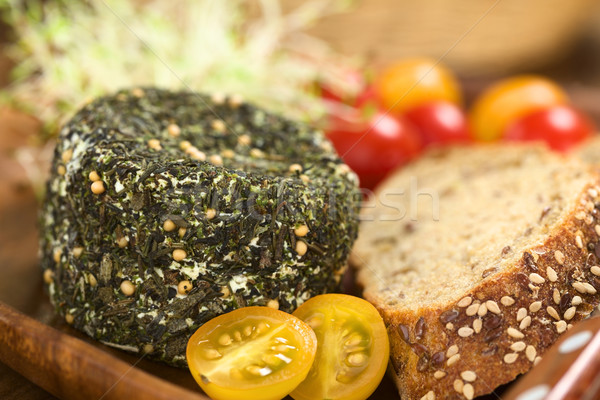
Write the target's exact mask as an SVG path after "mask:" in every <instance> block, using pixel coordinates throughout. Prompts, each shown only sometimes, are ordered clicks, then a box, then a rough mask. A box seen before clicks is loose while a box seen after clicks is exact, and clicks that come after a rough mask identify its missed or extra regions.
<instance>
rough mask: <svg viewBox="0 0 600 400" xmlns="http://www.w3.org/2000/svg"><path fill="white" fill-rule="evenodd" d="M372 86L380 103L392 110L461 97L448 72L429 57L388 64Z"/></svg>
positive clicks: (458, 87)
mask: <svg viewBox="0 0 600 400" xmlns="http://www.w3.org/2000/svg"><path fill="white" fill-rule="evenodd" d="M375 90H376V93H377V95H378V97H379V99H380V100H381V103H382V105H383V106H384V107H385V108H386V109H388V110H392V112H393V113H395V114H402V113H403V112H405V111H408V110H410V109H412V108H414V107H417V106H420V105H423V104H426V103H429V102H431V101H448V102H450V103H455V104H460V103H461V101H462V95H461V91H460V85H459V84H458V80H457V79H456V78H455V77H454V75H453V74H452V72H451V71H450V70H448V69H447V68H445V67H444V66H443V65H441V64H439V63H437V62H436V61H435V60H432V59H429V58H414V59H407V60H404V61H401V62H398V63H396V64H394V65H392V66H390V67H388V68H387V69H385V70H384V71H383V72H382V74H381V75H380V77H379V79H377V81H376V82H375Z"/></svg>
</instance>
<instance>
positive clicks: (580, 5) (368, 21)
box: [294, 0, 598, 75]
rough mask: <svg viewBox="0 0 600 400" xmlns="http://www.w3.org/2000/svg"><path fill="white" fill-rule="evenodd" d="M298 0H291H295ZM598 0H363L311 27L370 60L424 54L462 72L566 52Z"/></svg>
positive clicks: (496, 69)
mask: <svg viewBox="0 0 600 400" xmlns="http://www.w3.org/2000/svg"><path fill="white" fill-rule="evenodd" d="M294 1H295V0H294ZM597 3H598V2H597V1H595V0H568V1H567V0H527V1H522V0H500V1H496V0H362V1H357V2H356V6H355V7H354V8H353V9H352V10H351V11H350V12H347V13H345V14H339V15H333V16H330V17H326V18H325V19H324V20H322V21H320V22H319V23H318V25H316V26H315V27H314V30H313V31H312V33H314V34H316V35H317V36H319V37H321V38H324V39H326V40H327V41H329V42H331V43H332V44H333V45H334V47H335V48H337V49H338V50H340V51H342V52H343V53H345V54H350V55H352V54H358V55H365V54H366V55H367V56H368V57H370V59H371V61H374V62H375V63H381V64H383V63H389V62H391V61H394V60H397V59H399V58H402V57H407V56H415V55H424V56H431V57H435V58H439V57H441V56H444V61H445V62H446V63H447V64H449V65H450V66H451V67H452V68H454V69H456V70H457V71H459V72H460V73H462V74H466V75H473V74H476V75H485V74H497V73H504V72H513V71H515V70H519V69H527V68H533V67H538V66H541V65H544V64H546V63H548V62H550V61H552V60H554V59H556V57H558V56H560V55H561V54H564V51H565V50H566V49H568V47H569V46H570V45H571V44H572V43H573V40H574V39H576V38H577V37H578V34H580V33H581V30H582V28H583V27H585V26H586V21H587V20H588V17H589V16H590V15H591V14H592V13H593V10H594V9H596V7H595V6H596V5H597Z"/></svg>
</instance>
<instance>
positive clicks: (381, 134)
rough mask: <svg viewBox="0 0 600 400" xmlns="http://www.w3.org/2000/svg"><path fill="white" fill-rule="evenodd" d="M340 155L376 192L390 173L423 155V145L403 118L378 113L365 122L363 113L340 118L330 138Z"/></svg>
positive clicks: (329, 134)
mask: <svg viewBox="0 0 600 400" xmlns="http://www.w3.org/2000/svg"><path fill="white" fill-rule="evenodd" d="M327 136H328V138H329V139H330V140H331V141H332V142H333V145H334V146H335V149H336V150H337V152H338V154H339V155H340V156H341V157H342V158H343V159H344V161H345V162H346V163H347V164H348V166H349V167H350V168H352V170H354V172H356V173H357V174H358V176H359V178H360V183H361V186H362V187H363V188H368V189H373V188H374V187H375V186H376V185H377V183H379V181H381V180H382V179H383V178H384V177H385V176H386V175H387V174H388V173H389V172H390V171H392V170H393V169H395V168H396V167H398V166H400V165H402V164H405V163H406V162H408V161H410V160H411V159H413V158H414V157H415V156H416V155H417V154H419V152H420V150H421V148H422V143H421V139H420V138H419V135H418V133H417V132H416V131H415V128H414V127H413V126H412V125H411V124H410V123H409V122H407V121H406V120H404V119H403V118H399V117H396V116H392V115H389V114H385V113H383V112H381V111H377V112H376V113H375V114H374V115H372V116H371V117H367V118H364V117H362V116H361V113H360V111H359V110H357V112H356V113H353V114H352V115H351V116H350V117H347V118H345V119H340V118H339V117H338V118H336V121H334V123H333V125H332V127H331V129H330V130H329V132H328V134H327Z"/></svg>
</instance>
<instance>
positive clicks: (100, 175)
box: [41, 88, 359, 365]
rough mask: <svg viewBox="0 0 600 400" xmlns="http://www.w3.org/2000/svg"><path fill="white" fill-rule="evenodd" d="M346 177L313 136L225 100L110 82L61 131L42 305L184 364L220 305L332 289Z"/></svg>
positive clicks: (349, 178) (44, 232)
mask: <svg viewBox="0 0 600 400" xmlns="http://www.w3.org/2000/svg"><path fill="white" fill-rule="evenodd" d="M358 194H359V193H358V188H357V185H356V176H355V175H354V174H353V173H352V172H351V171H350V170H349V168H348V167H347V166H346V165H345V164H344V163H343V162H342V161H341V160H340V159H339V157H337V155H336V154H335V152H334V150H333V147H332V146H331V144H330V143H329V142H328V141H327V140H326V139H325V138H324V137H323V135H322V134H321V133H320V132H318V131H314V130H313V129H311V128H310V127H308V126H306V125H304V124H301V123H297V122H294V121H289V120H286V119H284V118H281V117H279V116H276V115H273V114H270V113H268V112H266V111H264V110H262V109H260V108H257V107H254V106H252V105H249V104H247V103H244V102H242V101H241V99H239V97H236V96H230V97H224V96H206V95H200V94H197V93H192V92H171V91H166V90H158V89H151V88H148V89H144V90H142V89H133V90H124V91H121V92H119V93H116V94H115V95H111V96H106V97H103V98H99V99H97V100H95V101H94V102H92V103H91V104H88V105H86V106H85V107H84V108H83V109H82V110H81V111H80V112H78V113H77V114H76V115H75V116H74V117H73V119H72V120H71V121H70V122H69V123H67V124H66V125H65V127H64V128H63V129H62V132H61V134H60V137H59V139H58V142H57V147H56V151H55V156H54V161H53V165H52V175H51V177H50V180H49V182H48V190H47V195H46V199H45V202H44V205H43V212H42V218H41V225H42V229H41V251H42V267H43V268H44V270H45V272H44V277H45V280H46V282H47V283H48V287H49V292H50V298H51V300H52V302H53V304H54V305H55V307H56V309H57V311H58V312H59V313H60V314H61V315H63V316H64V317H65V319H66V321H67V322H68V323H70V324H72V325H73V326H74V327H75V328H77V329H80V330H82V331H83V332H85V333H87V334H88V335H90V336H92V337H93V338H95V339H97V340H100V341H102V342H104V343H106V344H109V345H112V346H116V347H119V348H121V349H124V350H128V351H132V352H140V353H146V354H148V355H149V356H150V357H153V358H157V359H161V360H164V361H166V362H169V363H172V364H177V365H183V364H185V346H186V344H187V340H188V338H189V336H190V335H191V334H192V333H193V332H194V331H195V330H196V329H197V328H198V327H199V326H200V325H202V324H203V323H204V322H206V321H208V320H209V319H211V318H213V317H215V316H217V315H219V314H222V313H225V312H227V311H230V310H232V309H234V308H238V307H243V306H246V305H248V306H250V305H266V306H269V307H273V308H279V309H281V310H284V311H287V312H291V311H293V310H294V309H295V308H296V307H297V306H298V305H300V304H301V303H302V302H303V301H304V300H306V299H308V298H310V297H312V296H314V295H316V294H321V293H326V292H329V291H333V290H336V289H337V288H339V285H340V280H341V279H340V278H341V276H342V274H343V271H344V269H345V265H346V258H347V255H348V253H349V248H350V245H351V243H352V242H353V240H354V238H355V237H356V233H357V229H358V210H357V205H358V201H356V195H358Z"/></svg>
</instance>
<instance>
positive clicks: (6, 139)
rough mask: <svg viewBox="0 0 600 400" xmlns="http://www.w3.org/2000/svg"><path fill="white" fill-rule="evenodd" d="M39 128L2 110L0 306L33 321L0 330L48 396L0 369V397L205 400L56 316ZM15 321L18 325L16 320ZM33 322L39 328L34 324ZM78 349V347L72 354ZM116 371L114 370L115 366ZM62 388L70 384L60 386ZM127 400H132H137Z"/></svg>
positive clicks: (592, 96) (584, 104)
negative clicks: (24, 346) (30, 167)
mask: <svg viewBox="0 0 600 400" xmlns="http://www.w3.org/2000/svg"><path fill="white" fill-rule="evenodd" d="M484 83H485V82H475V81H472V82H466V83H465V90H466V93H467V97H472V94H473V93H476V92H478V91H479V90H481V87H482V85H483V84H484ZM569 91H570V94H571V96H572V98H573V99H574V103H575V104H578V105H579V107H580V108H582V109H583V110H585V111H587V112H588V113H589V114H590V115H591V116H592V117H593V118H594V119H595V120H596V121H597V122H600V101H598V99H600V93H599V92H598V91H597V90H595V89H589V88H585V87H576V88H571V89H570V90H569ZM469 95H471V96H469ZM39 128H40V126H39V123H38V122H37V121H36V120H35V119H33V118H31V117H28V116H26V115H24V114H20V113H17V112H14V111H10V110H7V109H3V110H1V109H0V139H1V140H0V227H2V229H0V301H1V302H4V303H6V304H7V305H9V306H11V307H14V308H15V309H16V310H18V311H20V312H21V313H23V314H24V315H25V316H28V317H31V318H32V319H33V320H34V321H30V320H26V319H25V317H24V316H20V315H17V314H11V315H10V317H11V318H13V319H12V320H6V319H5V320H4V322H5V323H13V324H15V320H16V321H17V322H16V326H17V327H20V328H23V329H29V330H28V331H26V332H25V333H26V334H31V335H30V337H29V339H28V340H29V341H30V342H29V344H30V345H32V346H33V350H34V351H22V352H21V353H20V354H18V356H19V357H16V359H15V357H14V356H15V355H14V354H13V359H11V365H13V366H15V365H22V367H21V368H19V371H20V372H21V373H22V374H23V375H24V376H26V377H27V379H30V380H33V381H35V382H37V383H38V384H40V385H42V386H44V387H45V388H46V389H48V390H50V391H52V392H53V394H50V393H48V392H46V391H44V390H43V389H40V388H39V387H37V386H36V385H34V384H33V383H31V382H29V381H28V380H27V379H26V378H25V377H24V376H23V375H20V374H19V373H17V372H14V371H12V370H11V369H10V368H8V367H7V365H5V364H2V363H0V398H3V399H20V400H32V399H55V398H57V397H55V396H60V398H69V399H72V398H73V399H74V398H85V397H87V398H89V396H85V395H84V393H85V390H86V389H85V388H86V387H88V389H90V390H91V388H90V386H95V385H98V384H101V385H106V388H105V390H106V389H109V388H111V387H112V384H113V383H118V385H117V386H115V387H113V388H112V389H111V391H109V392H108V393H107V394H106V393H105V394H106V395H105V396H100V398H104V399H109V398H111V393H112V394H113V395H115V394H116V393H117V390H125V389H127V387H129V388H130V389H131V390H132V391H133V390H134V389H135V388H138V391H139V390H141V389H140V388H142V389H144V393H155V395H153V397H144V398H148V399H150V398H157V399H158V398H164V397H163V396H162V395H160V394H159V393H161V392H162V393H167V394H168V393H177V394H179V395H181V396H182V397H180V398H184V397H185V398H189V399H190V400H191V399H206V397H205V396H204V395H203V394H202V392H201V390H200V389H199V388H198V386H197V385H196V383H195V382H194V380H193V378H192V376H191V374H190V373H189V372H188V371H187V370H184V369H177V368H173V367H169V366H166V365H164V364H162V363H157V362H152V361H148V360H145V359H141V360H140V359H139V357H137V356H134V355H131V354H128V353H124V352H121V351H119V350H115V349H113V348H110V347H107V346H104V345H102V344H100V343H98V342H95V341H93V340H91V339H89V338H88V337H87V336H85V335H83V334H81V333H80V332H78V331H75V330H74V329H72V328H71V327H70V326H68V325H67V324H66V323H65V322H64V321H63V320H62V319H60V318H56V316H55V315H54V312H53V309H52V307H51V305H50V303H49V301H48V297H47V295H46V294H45V293H44V290H43V285H42V276H41V271H40V269H39V266H38V261H37V227H36V225H37V208H38V204H37V200H36V196H35V194H34V191H33V189H32V187H31V185H30V184H29V182H30V181H29V178H28V171H26V169H24V168H23V166H22V165H21V164H20V163H19V162H17V160H16V157H15V154H16V152H17V149H19V148H22V147H23V146H26V145H27V144H28V143H29V144H31V143H34V142H35V136H36V134H37V132H38V131H39ZM7 313H9V311H7V310H6V309H3V308H2V305H0V327H1V326H2V322H3V317H6V314H7ZM3 314H4V315H3ZM19 318H21V319H22V320H21V321H19V320H18V319H19ZM35 321H38V322H41V323H42V324H43V325H36V324H35ZM48 328H52V329H48ZM47 329H48V330H47ZM55 330H56V331H55ZM2 333H4V334H5V335H6V332H5V331H3V332H0V339H1V338H2ZM21 333H23V332H21ZM74 338H76V339H78V341H77V342H75V343H76V344H75V345H72V346H71V347H69V346H67V347H66V349H65V348H64V347H61V349H63V350H64V351H65V352H66V355H67V356H68V357H62V358H60V357H59V356H65V354H62V353H60V354H50V355H48V354H47V353H48V352H47V351H45V350H46V349H47V348H48V347H51V348H54V349H56V347H52V346H55V345H56V341H57V340H58V341H59V342H61V343H63V344H64V343H71V342H70V341H71V340H73V339H74ZM65 341H66V342H65ZM79 343H81V346H83V347H78V346H80V344H79ZM35 346H38V347H35ZM73 346H75V347H73ZM29 350H31V348H30V349H29ZM61 351H62V350H61ZM5 357H6V351H5V353H4V355H3V353H2V350H0V359H4V360H7V358H5ZM78 357H79V358H78ZM86 357H87V358H86ZM75 359H78V360H79V361H81V362H84V363H89V366H92V367H93V368H95V369H94V370H93V371H94V375H93V376H90V372H91V371H90V370H88V369H84V368H78V366H79V367H80V366H81V365H79V364H77V365H75V364H76V363H71V364H73V365H68V364H69V362H68V360H71V361H73V360H75ZM97 359H101V360H102V363H100V364H98V363H94V361H96V360H97ZM57 360H67V361H63V362H62V364H61V370H60V371H58V370H56V369H52V368H53V366H52V362H55V361H57ZM79 361H78V362H79ZM15 363H17V364H15ZM48 363H50V364H48ZM86 365H87V364H86ZM116 365H117V366H118V368H116V367H115V366H116ZM36 366H38V367H39V368H36ZM90 368H91V367H90ZM119 368H121V369H123V372H125V374H124V375H123V374H117V375H115V370H116V371H120V370H119ZM121 375H123V376H121ZM65 377H68V378H69V379H66V380H65V381H64V382H62V381H61V379H59V378H65ZM157 378H158V379H157ZM113 381H114V382H113ZM65 382H67V383H69V382H70V384H68V385H65ZM99 382H100V383H99ZM169 383H170V384H171V385H170V386H169ZM69 385H71V386H69ZM86 385H87V386H86ZM504 389H505V388H500V389H498V390H497V391H496V392H495V394H492V395H490V396H487V397H486V398H489V399H495V398H498V394H500V393H502V392H503V390H504ZM94 390H95V389H94ZM178 390H179V391H178ZM170 391H171V392H170ZM90 393H92V392H90ZM93 393H96V392H93ZM88 394H89V393H88ZM96 397H99V396H96ZM128 397H129V396H128ZM115 398H117V397H115ZM129 398H130V399H131V400H134V399H135V397H129ZM371 399H386V400H393V399H399V396H398V394H397V391H396V388H395V387H394V384H393V382H392V380H391V379H390V378H389V377H386V378H384V380H383V382H382V383H381V385H380V386H379V388H378V389H377V391H376V392H375V393H374V394H373V395H372V396H371ZM482 399H483V398H482Z"/></svg>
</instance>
